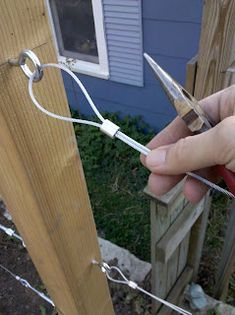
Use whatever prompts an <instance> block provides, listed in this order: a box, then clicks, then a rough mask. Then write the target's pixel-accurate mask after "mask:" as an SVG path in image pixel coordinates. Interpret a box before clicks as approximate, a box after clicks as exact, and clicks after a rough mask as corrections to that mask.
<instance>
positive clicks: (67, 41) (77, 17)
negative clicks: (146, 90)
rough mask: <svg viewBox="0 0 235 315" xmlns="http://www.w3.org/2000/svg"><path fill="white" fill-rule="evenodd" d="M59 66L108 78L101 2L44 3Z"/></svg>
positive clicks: (69, 1)
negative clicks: (63, 65) (46, 6)
mask: <svg viewBox="0 0 235 315" xmlns="http://www.w3.org/2000/svg"><path fill="white" fill-rule="evenodd" d="M47 3H48V9H49V16H50V19H51V22H52V28H53V33H54V37H55V42H56V47H57V51H58V59H59V62H61V63H64V64H66V65H68V66H69V67H70V69H71V70H72V71H74V72H80V73H84V74H89V75H93V76H96V77H101V78H108V77H109V71H108V57H107V48H106V41H105V35H104V26H103V7H102V3H101V0H66V1H64V0H47Z"/></svg>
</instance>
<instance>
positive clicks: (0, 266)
mask: <svg viewBox="0 0 235 315" xmlns="http://www.w3.org/2000/svg"><path fill="white" fill-rule="evenodd" d="M0 268H1V269H3V270H4V271H5V272H7V273H8V274H10V275H11V276H12V277H13V278H15V279H16V280H17V281H19V283H20V284H21V285H22V286H24V287H25V288H28V289H30V290H31V291H33V292H35V293H36V294H37V295H38V296H40V297H41V298H42V299H43V300H44V301H46V302H48V303H50V304H51V305H52V306H53V307H55V304H54V302H53V301H52V300H51V299H50V298H49V297H48V296H47V295H46V294H44V293H43V292H41V291H38V290H37V289H35V288H34V287H33V286H32V285H31V284H30V283H29V282H28V281H27V280H25V279H23V278H21V277H20V276H18V275H16V274H14V273H13V272H12V271H11V270H9V269H8V268H6V267H5V266H3V265H2V264H0Z"/></svg>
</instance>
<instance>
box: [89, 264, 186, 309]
mask: <svg viewBox="0 0 235 315" xmlns="http://www.w3.org/2000/svg"><path fill="white" fill-rule="evenodd" d="M92 264H94V265H97V266H99V267H100V268H101V271H102V272H104V273H105V275H106V277H107V278H108V279H109V280H110V281H112V282H114V283H118V284H123V285H128V286H129V287H130V288H132V289H134V290H139V291H140V292H142V293H144V294H146V295H148V296H149V297H151V298H152V299H154V300H156V301H158V302H160V303H162V304H164V305H166V306H167V307H169V308H171V309H173V310H175V311H176V312H178V313H179V314H182V315H192V313H190V312H188V311H185V310H184V309H182V308H181V307H179V306H176V305H174V304H172V303H170V302H168V301H166V300H163V299H161V298H159V297H158V296H156V295H153V294H152V293H150V292H148V291H146V290H144V289H142V288H141V287H139V286H138V284H137V283H135V282H134V281H131V280H128V279H127V277H126V276H125V275H124V274H123V272H122V271H121V270H120V269H119V268H118V267H116V266H109V265H108V264H107V263H105V262H102V263H98V262H97V261H96V260H92ZM112 270H115V271H117V272H118V274H119V277H121V278H122V279H123V280H120V279H115V278H113V277H112V276H111V275H110V273H111V272H112Z"/></svg>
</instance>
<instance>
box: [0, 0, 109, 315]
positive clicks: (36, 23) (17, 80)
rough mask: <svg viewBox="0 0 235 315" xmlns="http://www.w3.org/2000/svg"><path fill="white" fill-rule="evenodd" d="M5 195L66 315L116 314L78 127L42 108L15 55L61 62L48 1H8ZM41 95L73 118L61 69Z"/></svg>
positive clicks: (1, 8) (49, 75) (0, 114)
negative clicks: (30, 53)
mask: <svg viewBox="0 0 235 315" xmlns="http://www.w3.org/2000/svg"><path fill="white" fill-rule="evenodd" d="M0 29H1V32H0V43H1V49H0V193H1V195H2V196H3V198H4V201H5V202H6V204H7V206H8V208H9V210H10V212H11V214H12V216H13V220H14V223H15V224H16V226H17V229H18V230H19V232H20V234H21V235H22V237H23V239H24V241H25V243H26V246H27V249H28V251H29V253H30V256H31V257H32V260H33V262H34V264H35V266H36V268H37V270H38V271H39V274H40V276H41V278H42V280H43V282H44V283H45V285H46V288H47V290H48V292H49V294H50V296H51V298H52V299H53V301H54V302H55V304H56V306H57V308H58V309H59V312H60V314H64V315H77V314H84V315H85V314H104V315H109V314H110V315H112V314H113V307H112V302H111V299H110V296H109V292H108V286H107V282H106V279H105V276H104V275H103V274H102V273H101V272H100V270H99V269H98V268H97V267H95V266H92V265H91V260H92V259H94V258H95V259H97V260H100V259H101V257H100V252H99V247H98V242H97V235H96V229H95V224H94V221H93V216H92V211H91V207H90V202H89V198H88V194H87V188H86V184H85V179H84V174H83V170H82V165H81V161H80V157H79V153H78V150H77V146H76V139H75V136H74V131H73V126H72V124H70V123H67V122H61V121H58V120H54V119H52V118H49V117H47V116H45V115H43V114H42V113H41V112H39V111H37V109H35V108H34V107H33V105H32V103H31V101H30V98H29V96H28V91H27V83H28V80H27V79H26V78H25V77H24V75H23V73H22V71H21V69H20V68H18V67H11V66H9V64H8V63H7V60H8V58H13V57H17V56H18V54H19V52H20V51H21V50H23V49H26V48H28V49H32V50H34V52H35V53H36V54H37V55H38V57H39V59H40V60H41V61H43V63H47V62H53V61H56V56H55V52H54V48H53V45H52V36H51V33H50V29H49V26H48V21H47V14H46V12H45V6H44V2H43V0H37V1H31V0H27V1H26V0H18V1H14V0H8V1H1V3H0ZM34 90H35V93H36V94H37V97H38V98H39V99H40V102H41V103H42V104H44V105H45V106H46V107H47V108H48V109H49V110H51V111H54V112H56V113H60V114H62V115H69V114H70V113H69V108H68V105H67V101H66V96H65V92H64V88H63V81H62V78H61V75H60V73H59V72H58V70H46V71H45V75H44V78H43V80H42V82H39V83H35V85H34Z"/></svg>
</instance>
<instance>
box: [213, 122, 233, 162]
mask: <svg viewBox="0 0 235 315" xmlns="http://www.w3.org/2000/svg"><path fill="white" fill-rule="evenodd" d="M216 127H217V133H216V137H215V145H218V146H219V147H220V150H219V152H218V156H217V159H218V161H217V163H219V164H224V163H230V162H231V161H232V160H234V159H235V116H230V117H227V118H225V119H224V120H222V121H221V122H220V124H219V125H217V126H216Z"/></svg>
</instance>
